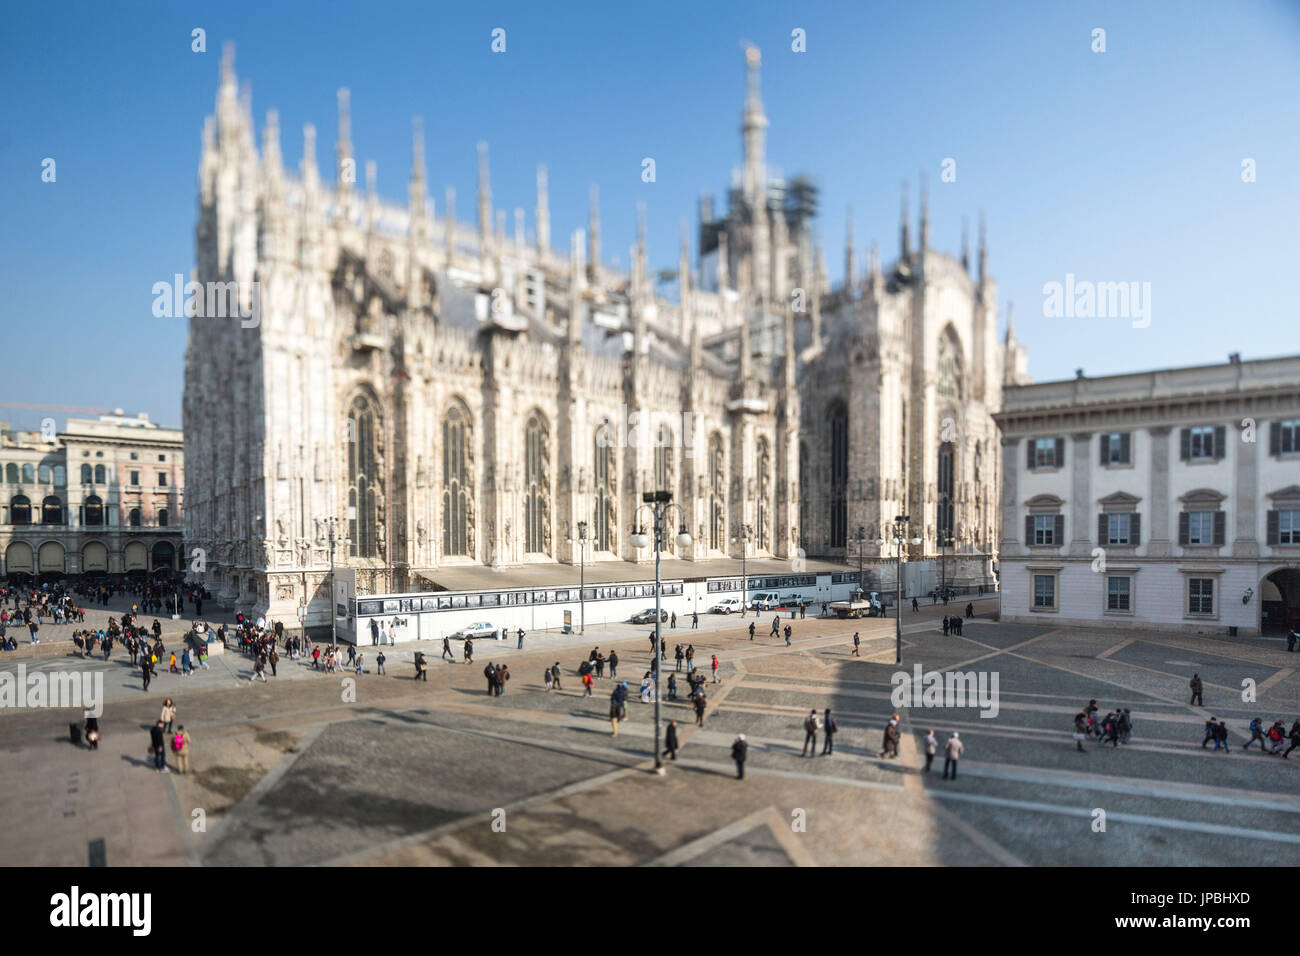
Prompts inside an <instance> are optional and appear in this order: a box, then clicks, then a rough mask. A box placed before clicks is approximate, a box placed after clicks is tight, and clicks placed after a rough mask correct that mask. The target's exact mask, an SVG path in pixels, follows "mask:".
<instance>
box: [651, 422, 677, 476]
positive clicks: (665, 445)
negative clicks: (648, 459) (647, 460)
mask: <svg viewBox="0 0 1300 956" xmlns="http://www.w3.org/2000/svg"><path fill="white" fill-rule="evenodd" d="M654 490H655V491H672V490H673V430H672V428H671V427H670V426H669V425H668V424H666V423H665V424H661V425H660V426H659V430H658V431H657V432H656V434H655V487H654Z"/></svg>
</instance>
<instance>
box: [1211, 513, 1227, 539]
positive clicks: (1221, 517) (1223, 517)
mask: <svg viewBox="0 0 1300 956" xmlns="http://www.w3.org/2000/svg"><path fill="white" fill-rule="evenodd" d="M1227 518H1228V516H1227V513H1226V512H1223V511H1216V512H1215V513H1214V543H1215V544H1218V545H1221V544H1223V538H1224V531H1225V530H1226V528H1227V524H1228V521H1227Z"/></svg>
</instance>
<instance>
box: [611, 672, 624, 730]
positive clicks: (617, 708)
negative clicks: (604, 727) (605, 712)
mask: <svg viewBox="0 0 1300 956" xmlns="http://www.w3.org/2000/svg"><path fill="white" fill-rule="evenodd" d="M626 719H627V681H623V682H622V683H620V684H615V685H614V692H613V693H612V694H610V695H609V725H610V727H611V728H612V729H613V734H614V736H615V737H617V736H618V722H619V721H620V720H626Z"/></svg>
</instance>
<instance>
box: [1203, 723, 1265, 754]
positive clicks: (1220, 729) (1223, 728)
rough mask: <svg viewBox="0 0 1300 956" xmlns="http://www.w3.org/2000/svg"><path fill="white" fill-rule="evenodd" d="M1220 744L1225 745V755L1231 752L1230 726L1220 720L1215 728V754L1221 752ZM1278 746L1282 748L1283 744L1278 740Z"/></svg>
mask: <svg viewBox="0 0 1300 956" xmlns="http://www.w3.org/2000/svg"><path fill="white" fill-rule="evenodd" d="M1276 726H1277V725H1276V724H1275V725H1274V729H1276ZM1280 736H1281V735H1280V734H1279V737H1280ZM1220 744H1222V745H1223V752H1224V753H1225V754H1226V753H1229V752H1230V751H1229V750H1228V725H1227V724H1226V723H1224V722H1223V720H1220V721H1219V724H1218V726H1217V727H1215V728H1214V751H1215V753H1218V751H1219V745H1220ZM1277 746H1278V747H1281V746H1282V742H1281V740H1280V739H1279V740H1278V744H1277ZM1274 749H1275V751H1276V748H1274Z"/></svg>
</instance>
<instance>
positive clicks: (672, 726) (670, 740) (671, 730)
mask: <svg viewBox="0 0 1300 956" xmlns="http://www.w3.org/2000/svg"><path fill="white" fill-rule="evenodd" d="M677 747H678V743H677V721H675V720H670V721H668V729H667V730H665V731H664V752H663V753H662V754H660V756H662V757H668V758H669V759H671V760H676V759H677Z"/></svg>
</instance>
